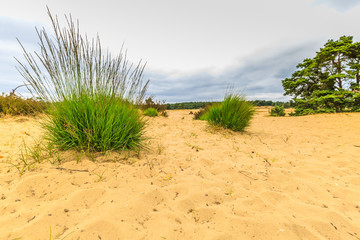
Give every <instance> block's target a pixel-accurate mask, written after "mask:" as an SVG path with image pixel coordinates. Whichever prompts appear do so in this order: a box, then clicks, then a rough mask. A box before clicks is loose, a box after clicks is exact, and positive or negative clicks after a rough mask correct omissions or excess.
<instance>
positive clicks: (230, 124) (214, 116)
mask: <svg viewBox="0 0 360 240" xmlns="http://www.w3.org/2000/svg"><path fill="white" fill-rule="evenodd" d="M253 115H254V107H253V105H252V104H250V103H249V102H247V101H246V100H245V99H244V98H243V97H242V96H239V95H235V94H229V95H227V96H226V97H225V99H224V101H223V102H222V103H220V104H215V105H212V106H210V107H209V109H208V111H207V112H205V113H204V114H203V115H202V116H201V117H200V120H207V121H208V122H209V123H210V124H212V125H215V126H222V127H224V128H228V129H231V130H233V131H244V130H245V128H246V127H248V126H249V124H250V120H251V119H252V117H253Z"/></svg>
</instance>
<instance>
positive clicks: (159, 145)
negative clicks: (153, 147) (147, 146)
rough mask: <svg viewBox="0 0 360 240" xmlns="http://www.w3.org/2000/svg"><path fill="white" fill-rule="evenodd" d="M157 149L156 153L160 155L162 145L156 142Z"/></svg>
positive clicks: (162, 149) (162, 148)
mask: <svg viewBox="0 0 360 240" xmlns="http://www.w3.org/2000/svg"><path fill="white" fill-rule="evenodd" d="M157 150H158V151H157V152H158V154H159V155H160V154H161V153H162V152H163V151H164V145H162V144H159V143H158V144H157Z"/></svg>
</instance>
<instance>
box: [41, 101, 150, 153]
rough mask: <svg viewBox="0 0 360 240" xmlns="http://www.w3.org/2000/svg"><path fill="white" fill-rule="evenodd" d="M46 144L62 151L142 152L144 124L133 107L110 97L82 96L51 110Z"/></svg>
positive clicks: (59, 104)
mask: <svg viewBox="0 0 360 240" xmlns="http://www.w3.org/2000/svg"><path fill="white" fill-rule="evenodd" d="M49 112H50V115H49V118H48V121H46V122H45V123H44V127H45V129H46V130H47V133H48V135H47V138H48V139H47V140H49V142H51V143H53V144H54V146H55V147H57V148H60V149H62V150H68V149H75V150H85V151H86V150H88V151H91V152H93V151H100V152H103V151H108V150H110V151H112V150H115V151H117V150H125V149H140V148H141V147H142V143H141V141H142V140H143V130H144V127H145V122H144V121H143V119H142V117H141V114H140V112H139V110H138V109H136V108H135V107H134V106H133V105H131V104H130V103H128V102H126V101H123V100H121V99H120V98H115V97H111V96H108V95H100V96H99V95H94V96H91V95H86V94H85V95H82V96H77V97H74V98H73V99H68V100H67V101H62V102H59V103H57V104H55V105H54V107H53V108H51V109H50V110H49Z"/></svg>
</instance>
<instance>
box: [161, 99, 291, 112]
mask: <svg viewBox="0 0 360 240" xmlns="http://www.w3.org/2000/svg"><path fill="white" fill-rule="evenodd" d="M249 102H250V103H252V104H253V105H254V106H276V105H277V106H283V107H284V108H289V107H291V103H290V102H279V101H276V102H273V101H267V100H255V101H249ZM214 103H220V102H182V103H167V104H165V105H166V109H168V110H173V109H199V108H204V107H205V106H206V105H211V104H214Z"/></svg>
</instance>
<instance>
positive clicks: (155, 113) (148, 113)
mask: <svg viewBox="0 0 360 240" xmlns="http://www.w3.org/2000/svg"><path fill="white" fill-rule="evenodd" d="M144 115H145V116H149V117H157V116H158V115H159V113H158V111H157V110H156V109H155V108H148V109H146V110H145V111H144Z"/></svg>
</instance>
